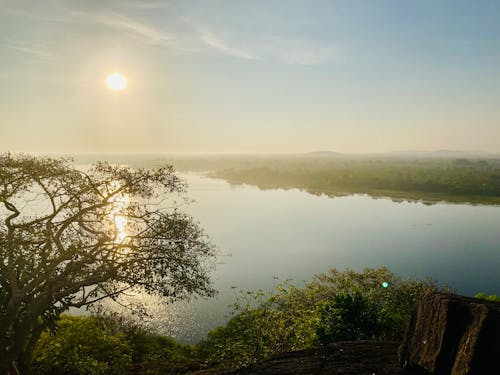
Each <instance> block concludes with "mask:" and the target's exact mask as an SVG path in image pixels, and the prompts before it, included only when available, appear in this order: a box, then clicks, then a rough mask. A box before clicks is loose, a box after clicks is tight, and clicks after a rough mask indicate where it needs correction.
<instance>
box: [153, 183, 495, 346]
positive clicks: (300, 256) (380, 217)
mask: <svg viewBox="0 0 500 375" xmlns="http://www.w3.org/2000/svg"><path fill="white" fill-rule="evenodd" d="M183 176H184V178H185V179H186V180H187V181H188V183H189V185H190V187H189V192H188V195H189V197H191V198H194V199H195V200H196V202H195V203H193V204H192V205H191V206H190V207H189V208H188V211H189V212H190V213H191V214H192V215H193V216H194V217H195V218H196V219H197V220H198V221H199V222H200V223H201V225H202V227H203V228H205V230H206V232H207V233H208V234H209V235H210V237H211V239H212V241H213V242H214V243H215V244H216V245H217V246H218V248H219V249H220V251H221V252H223V253H230V254H231V255H230V256H220V257H219V258H218V264H217V270H216V272H215V273H214V282H215V287H216V288H217V289H218V290H219V291H220V295H219V296H218V297H217V298H214V299H211V300H208V301H194V302H190V303H178V304H174V305H173V306H168V307H162V308H161V309H159V310H158V311H157V314H156V316H157V317H158V318H159V319H160V320H161V326H162V328H163V329H164V330H165V331H166V332H167V333H170V334H172V335H174V336H176V337H177V338H179V339H182V340H183V341H190V342H193V341H196V340H198V339H200V338H202V337H203V336H204V335H205V334H206V333H207V332H208V330H209V329H211V328H213V327H215V326H217V325H220V324H223V323H224V322H225V321H226V320H227V312H228V308H227V305H229V304H230V303H231V302H232V301H233V300H234V292H233V290H232V289H231V287H232V286H237V287H238V288H241V289H244V290H247V289H258V288H262V289H265V290H269V289H270V288H272V285H273V283H274V280H273V277H275V276H277V277H280V278H282V279H286V278H293V279H294V280H295V281H296V282H297V283H301V282H302V281H303V280H308V279H310V278H311V276H313V275H314V274H316V273H321V272H325V271H327V269H328V268H329V267H335V268H338V269H345V268H347V267H350V268H353V269H356V270H362V269H363V268H365V267H380V266H388V267H389V268H390V269H391V270H392V271H394V272H395V273H397V274H399V275H401V276H408V277H412V278H424V277H432V278H434V279H437V280H438V281H440V282H442V283H447V284H449V285H450V286H452V287H454V288H456V289H457V290H458V292H460V293H463V294H467V295H472V294H475V293H477V292H480V291H482V292H486V293H490V294H493V293H497V294H500V273H499V272H498V270H499V269H500V251H499V250H500V207H493V206H472V205H464V204H444V203H443V204H434V205H425V204H422V203H409V202H400V203H397V202H393V201H391V200H390V199H373V198H370V197H368V196H359V195H356V196H346V197H338V198H330V197H326V196H314V195H311V194H308V193H305V192H301V191H298V190H265V191H262V190H259V189H258V188H256V187H251V186H237V187H234V186H231V185H229V184H228V183H227V182H225V181H223V180H217V179H210V178H207V177H204V176H202V175H195V174H187V175H183Z"/></svg>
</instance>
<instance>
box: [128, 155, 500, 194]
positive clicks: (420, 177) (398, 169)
mask: <svg viewBox="0 0 500 375" xmlns="http://www.w3.org/2000/svg"><path fill="white" fill-rule="evenodd" d="M134 164H138V165H140V166H144V167H148V166H153V165H155V166H158V165H161V164H172V165H174V167H175V168H176V169H177V170H179V171H182V172H187V171H205V172H209V175H210V176H211V177H216V178H222V179H225V180H226V181H228V182H229V183H231V184H247V185H255V186H258V187H259V188H261V189H276V188H280V189H293V188H296V189H301V190H304V191H307V192H309V193H311V194H317V195H321V194H326V195H329V196H340V195H346V194H369V195H371V196H385V197H391V198H394V199H402V200H423V201H426V202H431V203H432V202H437V201H449V202H462V203H465V202H470V203H482V204H500V159H494V158H490V159H486V158H485V159H479V158H446V157H440V158H430V157H425V158H409V157H380V158H378V157H375V156H345V155H341V156H315V155H307V154H306V155H275V156H271V155H261V156H258V155H254V156H248V155H241V156H238V155H227V156H221V155H219V156H215V155H212V156H202V155H197V156H194V155H191V156H179V157H173V158H158V159H154V160H151V159H150V160H147V161H146V160H144V161H142V162H140V163H138V162H137V161H136V162H135V163H134Z"/></svg>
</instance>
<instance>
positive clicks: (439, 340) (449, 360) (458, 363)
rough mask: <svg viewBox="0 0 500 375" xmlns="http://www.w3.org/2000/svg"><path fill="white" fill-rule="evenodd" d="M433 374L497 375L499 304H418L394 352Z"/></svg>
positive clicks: (449, 298)
mask: <svg viewBox="0 0 500 375" xmlns="http://www.w3.org/2000/svg"><path fill="white" fill-rule="evenodd" d="M399 358H400V364H401V365H402V366H403V367H404V368H406V369H420V370H425V371H427V373H429V374H433V375H483V374H484V375H489V374H500V303H498V302H490V301H485V300H481V299H477V298H468V297H462V296H457V295H452V294H441V293H436V294H431V295H428V296H426V297H425V298H423V299H422V300H421V301H419V302H417V305H416V307H415V310H414V312H413V316H412V318H411V321H410V324H409V326H408V329H407V332H406V335H405V338H404V340H403V342H402V344H401V347H400V352H399Z"/></svg>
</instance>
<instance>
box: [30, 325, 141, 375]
mask: <svg viewBox="0 0 500 375" xmlns="http://www.w3.org/2000/svg"><path fill="white" fill-rule="evenodd" d="M131 359H132V348H131V346H130V344H129V342H127V340H126V337H125V335H124V334H123V333H121V332H117V331H116V329H115V327H113V326H111V325H109V324H103V322H101V321H99V320H98V319H95V318H92V317H70V316H64V317H62V319H61V320H60V321H59V322H58V323H57V334H55V335H54V334H53V333H51V332H49V331H45V332H43V333H42V335H41V337H40V340H39V342H38V344H37V346H36V349H35V353H34V366H35V369H36V373H37V374H58V375H59V374H61V375H63V374H68V375H70V374H78V375H79V374H81V375H86V374H92V375H94V374H96V375H97V374H120V373H122V372H123V368H124V366H126V365H127V364H129V363H130V362H131Z"/></svg>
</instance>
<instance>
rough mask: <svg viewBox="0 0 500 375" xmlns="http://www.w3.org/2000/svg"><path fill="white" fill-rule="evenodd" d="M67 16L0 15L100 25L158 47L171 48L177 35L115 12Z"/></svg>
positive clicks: (71, 12)
mask: <svg viewBox="0 0 500 375" xmlns="http://www.w3.org/2000/svg"><path fill="white" fill-rule="evenodd" d="M65 12H66V13H67V14H66V15H59V16H58V17H54V16H45V15H41V14H33V13H31V12H27V11H25V10H21V9H3V10H1V11H0V13H4V14H8V15H12V16H17V17H23V18H28V19H33V20H37V21H44V22H57V23H74V24H84V25H100V26H104V27H107V28H110V29H113V30H116V31H119V32H124V33H126V34H127V35H129V36H131V37H133V38H136V39H138V40H141V41H142V42H144V43H147V44H151V45H158V46H164V47H166V46H170V45H172V44H173V43H174V40H175V39H176V38H175V35H174V34H171V33H168V32H166V31H164V30H162V29H160V28H157V27H154V26H150V25H148V24H146V23H143V22H140V21H137V20H135V19H133V18H130V17H127V16H124V15H122V14H119V13H114V12H99V13H97V12H96V13H93V12H84V11H79V10H67V11H65Z"/></svg>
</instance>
